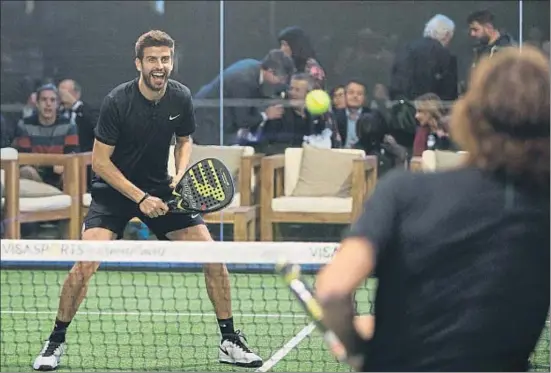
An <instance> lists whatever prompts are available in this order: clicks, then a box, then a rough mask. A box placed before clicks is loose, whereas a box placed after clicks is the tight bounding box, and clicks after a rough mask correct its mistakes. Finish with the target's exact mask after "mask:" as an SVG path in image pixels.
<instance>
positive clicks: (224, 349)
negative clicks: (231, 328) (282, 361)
mask: <svg viewBox="0 0 551 373" xmlns="http://www.w3.org/2000/svg"><path fill="white" fill-rule="evenodd" d="M218 360H219V361H220V362H221V363H223V364H232V365H236V366H239V367H245V368H258V367H261V366H262V359H261V358H260V357H259V356H258V355H257V354H255V353H254V352H252V351H251V350H250V349H249V347H248V346H247V339H246V338H245V336H244V335H243V333H241V332H240V331H239V330H238V331H236V332H235V334H227V335H223V336H222V342H220V349H219V353H218Z"/></svg>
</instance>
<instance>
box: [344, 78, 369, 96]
mask: <svg viewBox="0 0 551 373" xmlns="http://www.w3.org/2000/svg"><path fill="white" fill-rule="evenodd" d="M350 84H358V85H361V86H362V87H364V91H365V92H366V93H367V84H366V83H365V82H363V81H362V80H361V79H359V78H352V79H350V80H349V81H348V82H346V85H345V86H344V88H345V89H346V88H348V86H349V85H350Z"/></svg>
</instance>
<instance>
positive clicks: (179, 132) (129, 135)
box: [92, 79, 195, 196]
mask: <svg viewBox="0 0 551 373" xmlns="http://www.w3.org/2000/svg"><path fill="white" fill-rule="evenodd" d="M194 131H195V116H194V110H193V103H192V99H191V93H190V91H189V89H188V88H187V87H186V86H184V85H183V84H181V83H179V82H177V81H174V80H169V81H168V85H167V89H166V93H165V95H164V96H163V97H162V98H161V99H160V100H159V101H157V102H153V101H149V100H147V99H146V98H145V97H144V96H143V95H142V93H141V92H140V90H139V88H138V79H135V80H132V81H130V82H127V83H123V84H121V85H119V86H118V87H116V88H115V89H113V90H112V91H111V92H110V93H109V94H108V95H107V96H106V97H105V99H104V101H103V104H102V106H101V110H100V115H99V120H98V125H97V126H96V128H95V135H96V139H97V140H98V141H100V142H102V143H104V144H107V145H111V146H114V147H115V150H114V151H113V155H112V156H111V161H112V162H113V163H114V164H115V166H116V167H117V168H118V169H119V170H120V171H121V172H122V174H123V175H124V176H125V177H126V178H127V179H128V180H130V181H131V182H132V183H134V184H135V185H136V186H137V187H139V188H141V189H142V190H144V191H147V192H149V193H151V194H154V195H159V196H160V195H164V194H167V193H170V191H169V187H168V185H169V183H170V178H169V176H168V173H167V169H168V168H167V163H168V152H169V149H170V143H171V141H172V137H173V136H174V134H175V135H176V136H178V137H184V136H189V135H191V134H192V133H193V132H194ZM110 189H112V188H111V186H109V185H108V184H107V183H106V182H105V181H104V180H102V179H101V178H99V177H98V176H96V177H95V179H94V182H93V183H92V193H94V192H95V193H97V192H98V191H101V190H110Z"/></svg>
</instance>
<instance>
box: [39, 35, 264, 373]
mask: <svg viewBox="0 0 551 373" xmlns="http://www.w3.org/2000/svg"><path fill="white" fill-rule="evenodd" d="M173 55H174V41H173V40H172V38H171V37H170V36H169V35H168V34H166V33H164V32H162V31H150V32H148V33H146V34H144V35H142V36H141V37H140V38H139V39H138V41H137V43H136V59H135V62H136V68H137V70H138V71H139V72H140V77H139V78H137V79H135V80H132V81H130V82H127V83H123V84H121V85H119V86H118V87H116V88H115V89H113V90H112V91H111V92H110V93H109V94H108V95H107V97H106V98H105V100H104V102H103V105H102V107H101V111H100V117H99V121H98V125H97V126H96V129H95V135H96V140H95V143H94V150H93V155H92V156H93V162H92V167H93V169H94V171H95V173H96V174H97V177H96V178H95V179H94V180H93V183H92V204H91V206H90V209H89V212H88V215H87V216H86V218H85V220H84V227H83V233H82V239H83V240H97V241H103V240H113V239H117V238H121V236H122V234H123V230H124V228H125V226H126V224H127V223H128V221H129V220H130V219H132V218H133V217H139V218H140V219H141V220H142V221H143V222H144V223H145V224H147V225H148V226H149V228H150V229H151V230H152V231H153V232H154V233H155V234H156V235H157V237H158V238H159V239H161V240H167V239H168V240H176V241H178V240H193V241H211V240H212V238H211V236H210V233H209V231H208V230H207V228H206V226H205V224H204V222H203V220H202V218H201V217H200V216H199V215H197V214H195V215H186V214H175V213H171V212H169V211H168V207H167V205H166V204H165V203H164V202H163V201H164V200H166V199H167V198H168V197H169V196H170V195H171V190H172V185H171V183H172V181H171V179H170V178H169V177H168V174H167V169H168V168H167V162H168V155H169V154H168V153H169V149H170V143H171V140H172V137H173V135H176V139H177V140H176V146H175V150H174V152H175V154H174V157H175V161H176V170H177V175H176V176H175V178H174V180H179V179H180V178H181V177H182V176H183V174H184V172H185V170H186V167H187V165H188V162H189V159H190V154H191V137H190V135H191V134H192V133H193V132H194V131H195V118H194V112H193V103H192V100H191V94H190V91H189V89H188V88H187V87H185V86H184V85H182V84H180V83H178V82H176V81H174V80H169V76H170V73H171V72H172V68H173ZM99 264H100V263H97V262H79V263H76V264H75V265H74V267H73V268H72V270H71V271H70V273H69V275H68V277H67V278H66V280H65V283H64V285H63V289H62V292H61V297H60V304H59V309H58V313H57V318H56V320H55V325H54V330H53V331H52V333H51V335H50V337H49V338H48V340H47V341H46V343H45V345H44V348H43V349H42V351H41V352H40V354H39V356H38V357H37V358H36V360H35V362H34V364H33V368H34V369H36V370H51V369H55V368H57V366H58V365H59V362H60V358H61V356H62V354H63V352H64V349H65V334H66V331H67V327H68V326H69V323H70V322H71V320H72V319H73V317H74V316H75V314H76V312H77V309H78V307H79V305H80V303H81V302H82V300H83V299H84V297H85V295H86V290H87V284H88V282H89V280H90V278H91V277H92V275H93V274H94V273H95V272H96V270H97V269H98V267H99ZM204 270H205V277H206V283H207V290H208V295H209V297H210V299H211V302H212V303H213V306H214V309H215V313H216V315H217V318H218V324H219V327H220V331H221V334H222V340H221V343H220V348H219V361H220V362H222V363H228V364H234V365H238V366H245V367H258V366H261V365H262V359H261V358H260V357H258V356H257V355H256V354H254V353H253V352H252V351H251V350H250V349H249V348H248V347H247V344H246V340H245V338H244V336H243V335H242V334H241V333H240V332H239V331H235V329H234V327H233V318H232V313H231V312H232V311H231V295H230V283H229V275H228V272H227V269H226V267H225V265H223V264H207V265H205V268H204Z"/></svg>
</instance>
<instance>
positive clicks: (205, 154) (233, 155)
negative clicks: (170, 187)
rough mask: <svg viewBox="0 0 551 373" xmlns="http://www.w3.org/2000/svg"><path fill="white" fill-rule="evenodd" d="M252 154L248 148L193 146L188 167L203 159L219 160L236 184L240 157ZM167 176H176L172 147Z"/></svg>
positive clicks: (171, 148) (252, 150)
mask: <svg viewBox="0 0 551 373" xmlns="http://www.w3.org/2000/svg"><path fill="white" fill-rule="evenodd" d="M253 154H254V148H252V147H250V146H218V145H195V144H193V147H192V150H191V159H190V162H189V165H192V164H194V163H196V162H198V161H200V160H201V159H205V158H217V159H220V160H221V161H222V162H223V163H224V164H225V165H226V167H228V169H229V170H230V172H231V173H232V175H233V176H234V181H235V182H237V176H238V174H239V166H240V165H241V157H242V156H247V155H253ZM168 174H169V175H170V176H174V175H176V164H175V160H174V146H171V147H170V151H169V159H168Z"/></svg>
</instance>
